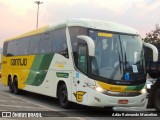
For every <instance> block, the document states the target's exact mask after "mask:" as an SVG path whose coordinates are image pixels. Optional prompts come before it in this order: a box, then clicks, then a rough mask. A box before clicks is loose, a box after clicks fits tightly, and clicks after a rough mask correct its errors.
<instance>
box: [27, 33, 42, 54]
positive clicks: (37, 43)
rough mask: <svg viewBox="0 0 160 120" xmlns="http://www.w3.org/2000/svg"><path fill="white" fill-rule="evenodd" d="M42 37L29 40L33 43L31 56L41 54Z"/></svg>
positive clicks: (30, 49) (35, 36) (33, 37)
mask: <svg viewBox="0 0 160 120" xmlns="http://www.w3.org/2000/svg"><path fill="white" fill-rule="evenodd" d="M40 35H41V34H38V35H34V36H31V37H30V38H29V39H30V41H32V42H30V44H29V54H39V46H40V40H41V39H40Z"/></svg>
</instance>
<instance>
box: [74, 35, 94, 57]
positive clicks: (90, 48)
mask: <svg viewBox="0 0 160 120" xmlns="http://www.w3.org/2000/svg"><path fill="white" fill-rule="evenodd" d="M77 38H79V39H81V40H84V41H86V43H87V46H88V52H89V56H92V57H93V56H95V44H94V41H93V40H92V39H91V38H90V37H88V36H85V35H78V36H77Z"/></svg>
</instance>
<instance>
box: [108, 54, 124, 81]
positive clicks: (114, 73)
mask: <svg viewBox="0 0 160 120" xmlns="http://www.w3.org/2000/svg"><path fill="white" fill-rule="evenodd" d="M118 58H119V64H118V65H117V66H115V68H114V70H113V72H112V74H111V76H110V79H114V77H115V75H116V74H117V72H118V69H120V73H122V67H121V63H123V62H122V61H121V57H120V54H119V52H118Z"/></svg>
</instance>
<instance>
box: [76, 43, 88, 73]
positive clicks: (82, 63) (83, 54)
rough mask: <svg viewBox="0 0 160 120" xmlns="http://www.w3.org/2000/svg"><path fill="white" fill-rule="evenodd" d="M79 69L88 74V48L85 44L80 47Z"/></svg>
mask: <svg viewBox="0 0 160 120" xmlns="http://www.w3.org/2000/svg"><path fill="white" fill-rule="evenodd" d="M78 68H79V69H80V70H81V71H82V72H83V73H85V74H87V46H86V45H83V44H79V46H78Z"/></svg>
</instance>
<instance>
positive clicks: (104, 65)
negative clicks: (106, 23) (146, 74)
mask: <svg viewBox="0 0 160 120" xmlns="http://www.w3.org/2000/svg"><path fill="white" fill-rule="evenodd" d="M89 36H90V37H91V38H92V39H93V40H94V42H95V57H93V59H92V63H91V66H92V74H95V75H97V76H100V77H103V78H108V79H114V80H121V79H122V77H123V72H124V71H123V70H125V69H127V68H129V67H131V68H132V69H133V68H134V70H135V71H133V72H137V71H138V68H137V65H136V64H138V63H140V56H141V51H142V43H141V40H140V38H139V37H138V36H129V35H119V34H113V33H109V32H101V31H93V30H90V31H89ZM134 65H135V66H134ZM122 68H123V70H122ZM136 68H137V69H136ZM136 70H137V71H136Z"/></svg>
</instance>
